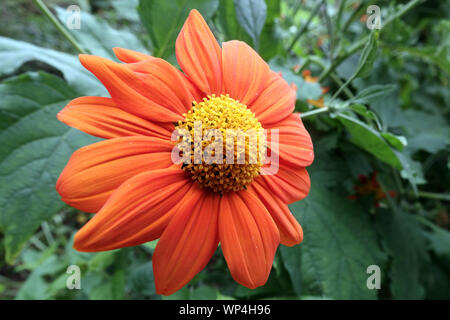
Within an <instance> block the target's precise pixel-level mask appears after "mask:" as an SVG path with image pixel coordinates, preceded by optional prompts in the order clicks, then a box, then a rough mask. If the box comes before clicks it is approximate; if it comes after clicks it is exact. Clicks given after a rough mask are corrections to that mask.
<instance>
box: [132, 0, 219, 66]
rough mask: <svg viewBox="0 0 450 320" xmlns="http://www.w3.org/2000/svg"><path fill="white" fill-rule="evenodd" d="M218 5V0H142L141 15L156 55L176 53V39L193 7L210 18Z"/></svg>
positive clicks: (165, 55)
mask: <svg viewBox="0 0 450 320" xmlns="http://www.w3.org/2000/svg"><path fill="white" fill-rule="evenodd" d="M218 6H219V1H218V0H189V1H188V0H171V1H157V0H140V1H139V6H138V12H139V16H140V17H141V21H142V23H143V24H144V26H145V28H146V29H147V32H148V33H149V35H150V38H151V39H152V42H153V47H154V52H153V53H154V55H155V56H157V57H162V58H167V57H170V56H173V55H174V54H175V40H176V38H177V36H178V33H179V32H180V30H181V27H182V26H183V24H184V22H185V20H186V18H187V17H188V15H189V12H190V11H191V10H192V9H197V10H198V11H199V12H200V13H201V14H202V16H203V18H205V19H209V18H211V17H212V16H213V15H214V13H215V12H216V10H217V8H218Z"/></svg>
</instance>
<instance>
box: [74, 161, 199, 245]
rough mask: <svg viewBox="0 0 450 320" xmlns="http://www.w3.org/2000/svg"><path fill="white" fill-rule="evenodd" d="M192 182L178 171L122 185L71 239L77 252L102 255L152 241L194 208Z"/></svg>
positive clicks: (150, 174)
mask: <svg viewBox="0 0 450 320" xmlns="http://www.w3.org/2000/svg"><path fill="white" fill-rule="evenodd" d="M192 184H193V182H192V181H190V180H189V179H187V178H186V175H185V173H184V172H183V171H182V170H180V169H161V170H154V171H147V172H144V173H141V174H139V175H137V176H135V177H133V178H131V179H129V180H127V181H126V182H124V183H123V184H122V185H121V186H120V187H119V188H118V189H117V190H116V191H115V192H114V193H113V194H112V195H111V197H110V198H109V199H108V201H107V202H106V203H105V205H104V206H103V207H102V209H101V210H100V211H99V212H98V213H97V214H96V215H95V216H94V217H93V218H92V219H91V220H89V222H88V223H87V224H85V225H84V226H83V228H81V229H80V231H78V232H77V233H76V235H75V241H74V248H75V249H77V250H78V251H87V252H93V251H105V250H112V249H117V248H121V247H126V246H135V245H138V244H141V243H144V242H148V241H152V240H155V239H157V238H159V237H160V236H161V233H162V232H163V230H164V229H165V227H166V226H167V224H168V223H169V221H170V219H171V218H172V216H173V215H174V214H175V213H176V212H177V210H178V205H179V204H183V205H185V206H188V207H190V208H192V207H194V206H195V203H196V202H197V200H198V198H199V197H198V196H197V197H194V196H193V197H191V193H189V189H190V188H191V186H192Z"/></svg>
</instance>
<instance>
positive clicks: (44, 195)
mask: <svg viewBox="0 0 450 320" xmlns="http://www.w3.org/2000/svg"><path fill="white" fill-rule="evenodd" d="M77 96H78V94H77V93H76V92H74V91H73V90H72V89H70V87H68V86H67V84H66V83H65V82H64V81H62V80H61V79H58V78H55V77H53V76H50V75H48V74H44V73H39V74H26V75H22V76H19V77H16V78H13V79H11V80H8V81H6V82H4V83H3V84H1V85H0V97H1V99H0V114H7V115H8V117H1V121H0V123H1V125H0V128H2V131H0V145H2V148H1V149H0V177H1V179H2V180H3V181H9V183H2V184H1V185H0V207H1V208H2V210H1V212H0V229H1V230H2V232H3V234H4V236H5V246H6V260H7V261H8V262H12V261H13V259H14V257H15V256H16V255H17V254H18V253H19V252H20V250H21V249H22V247H23V245H24V243H25V242H26V241H27V240H28V238H29V237H30V236H31V235H32V234H33V233H34V231H35V230H36V229H37V228H38V227H39V225H40V224H41V223H42V222H43V221H45V220H46V219H48V218H50V217H51V216H53V215H54V214H55V213H56V212H58V211H59V210H60V209H61V208H63V207H64V203H63V202H62V201H61V200H60V197H59V195H58V194H57V192H56V190H55V183H56V180H57V178H58V176H59V174H60V173H61V171H62V169H63V168H64V166H65V165H66V163H67V161H68V159H69V157H70V155H71V153H72V152H73V151H74V150H76V149H78V148H80V147H82V146H84V145H87V144H89V143H91V142H93V141H96V139H93V138H91V137H89V136H87V135H85V134H83V133H81V132H79V131H78V130H76V129H72V128H70V127H68V126H66V125H65V124H63V123H61V122H59V121H58V120H57V119H56V114H57V113H58V112H59V111H60V110H61V109H62V108H63V107H64V106H65V105H66V104H67V103H68V102H69V101H70V100H71V99H73V98H75V97H77Z"/></svg>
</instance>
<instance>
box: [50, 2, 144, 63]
mask: <svg viewBox="0 0 450 320" xmlns="http://www.w3.org/2000/svg"><path fill="white" fill-rule="evenodd" d="M56 13H57V15H58V18H59V20H61V22H62V23H65V22H66V21H67V19H68V17H69V16H70V15H71V13H70V12H68V11H67V10H65V9H63V8H59V7H57V8H56ZM80 19H81V23H80V29H73V30H69V32H70V33H71V34H72V35H73V36H74V38H75V39H76V40H77V42H78V43H79V44H80V45H81V46H82V47H83V49H85V50H86V51H87V52H90V53H92V54H95V55H97V56H101V57H104V58H109V59H115V56H114V53H113V51H112V48H114V47H121V48H130V49H133V50H136V51H139V52H142V53H148V52H147V49H146V48H145V47H144V46H143V45H142V43H141V41H140V40H139V39H138V38H137V37H136V36H135V35H134V34H132V33H131V32H129V31H127V30H125V29H123V30H115V29H113V28H112V27H111V26H110V25H109V24H108V23H107V22H106V21H105V20H103V19H101V18H99V17H96V16H93V15H90V14H89V13H87V12H85V11H82V12H81V17H80Z"/></svg>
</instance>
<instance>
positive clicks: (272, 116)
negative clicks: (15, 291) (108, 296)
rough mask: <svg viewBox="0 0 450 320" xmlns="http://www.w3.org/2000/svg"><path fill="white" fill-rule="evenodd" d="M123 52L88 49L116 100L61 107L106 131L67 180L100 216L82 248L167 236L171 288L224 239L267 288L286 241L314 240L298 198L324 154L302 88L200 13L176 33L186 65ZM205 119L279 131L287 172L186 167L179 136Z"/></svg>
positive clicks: (239, 264) (75, 121) (158, 273)
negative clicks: (220, 35) (297, 208)
mask: <svg viewBox="0 0 450 320" xmlns="http://www.w3.org/2000/svg"><path fill="white" fill-rule="evenodd" d="M114 52H115V55H116V56H117V58H118V59H119V60H120V61H121V62H123V63H116V62H113V61H110V60H108V59H104V58H101V57H97V56H92V55H80V57H79V58H80V61H81V63H82V65H83V66H84V67H85V68H87V69H88V70H89V71H91V72H92V73H93V74H94V75H95V76H96V77H97V78H98V79H99V80H100V81H101V82H102V83H103V85H104V86H105V87H106V89H107V90H108V92H109V94H110V96H111V97H110V98H106V97H80V98H77V99H75V100H73V101H71V102H70V103H69V104H68V105H67V106H66V107H65V108H64V109H63V110H62V111H61V112H60V113H59V114H58V119H59V120H60V121H62V122H64V123H66V124H67V125H69V126H72V127H75V128H77V129H79V130H82V131H84V132H86V133H88V134H91V135H93V136H97V137H101V138H104V139H106V140H103V141H100V142H97V143H94V144H92V145H89V146H86V147H83V148H81V149H79V150H77V151H76V152H74V154H73V155H72V157H71V158H70V160H69V162H68V164H67V166H66V167H65V169H64V171H63V172H62V173H61V176H60V177H59V179H58V181H57V184H56V189H57V191H58V192H59V194H60V195H61V198H62V200H63V201H64V202H66V203H67V204H69V205H71V206H72V207H75V208H77V209H79V210H82V211H85V212H91V213H96V214H95V215H93V218H92V219H90V220H89V221H88V222H87V223H86V224H85V225H84V226H83V227H82V228H81V229H80V230H79V231H78V232H77V233H76V235H75V240H74V248H75V249H76V250H79V251H104V250H112V249H116V248H121V247H126V246H135V245H139V244H141V243H145V242H148V241H152V240H155V239H158V238H159V241H158V243H157V246H156V249H155V251H154V254H153V258H152V261H153V269H154V277H155V285H156V290H157V292H158V293H159V294H164V295H170V294H172V293H174V292H175V291H177V290H179V289H180V288H182V287H183V286H184V285H186V284H187V283H188V282H189V281H190V280H191V279H192V278H193V277H194V276H195V275H196V274H197V273H198V272H200V271H201V270H202V269H203V268H204V267H205V266H206V264H207V263H208V261H209V260H210V258H211V257H212V255H213V254H214V252H215V250H216V249H217V247H218V245H219V243H220V245H221V249H222V251H223V254H224V257H225V260H226V262H227V265H228V268H229V270H230V272H231V275H232V277H233V278H234V279H235V280H236V281H237V282H238V283H240V284H242V285H244V286H246V287H248V288H256V287H258V286H261V285H263V284H264V283H265V282H266V281H267V278H268V276H269V273H270V270H271V267H272V263H273V258H274V255H275V251H276V249H277V247H278V245H279V244H280V243H281V244H283V245H286V246H293V245H295V244H298V243H300V242H301V241H302V238H303V233H302V229H301V227H300V225H299V223H298V222H297V221H296V219H295V218H294V217H293V215H292V214H291V213H290V211H289V209H288V206H287V204H289V203H292V202H295V201H298V200H300V199H302V198H304V197H305V196H306V195H307V194H308V192H309V189H310V179H309V176H308V173H307V171H306V169H305V167H306V166H308V165H310V164H311V163H312V161H313V157H314V156H313V146H312V142H311V138H310V136H309V134H308V132H307V131H306V130H305V128H304V126H303V124H302V121H301V120H300V118H299V116H298V115H294V114H293V111H294V104H295V96H296V92H295V90H294V89H293V88H292V87H291V86H289V85H288V83H287V82H286V81H285V80H283V79H282V77H281V76H280V75H279V74H278V73H275V72H273V71H271V70H270V69H269V66H268V65H267V63H266V62H264V61H263V59H261V58H260V57H259V55H258V54H257V53H256V52H255V51H254V50H253V49H252V48H250V47H249V46H248V45H247V44H245V43H243V42H240V41H228V42H224V43H223V44H222V48H221V47H220V46H219V44H218V42H217V41H216V39H215V38H214V35H213V34H212V32H211V31H210V29H209V28H208V25H207V24H206V22H205V21H204V19H203V18H202V16H201V15H200V13H199V12H198V11H196V10H192V11H191V12H190V14H189V17H188V18H187V20H186V22H185V24H184V26H183V28H182V29H181V31H180V34H179V35H178V38H177V41H176V57H177V61H178V63H179V65H180V67H181V69H182V72H181V71H179V70H178V69H177V68H175V67H173V66H172V65H170V64H169V63H168V62H166V61H164V60H162V59H159V58H155V57H151V56H149V55H146V54H142V53H138V52H135V51H131V50H127V49H122V48H115V49H114ZM193 119H194V120H198V121H203V123H208V125H209V126H210V127H213V128H218V129H221V127H222V126H227V128H234V129H239V128H241V129H249V128H256V127H258V128H259V127H260V128H264V129H267V130H268V131H270V130H273V129H278V130H279V131H278V132H279V134H278V136H279V137H278V141H277V142H276V143H275V141H272V140H274V139H272V138H271V137H272V135H271V134H270V133H269V134H267V148H268V150H269V151H268V152H272V153H275V152H276V153H277V156H278V159H279V169H278V171H277V173H276V174H274V175H261V174H259V172H260V170H259V169H261V167H262V166H263V164H262V163H261V162H258V163H256V164H248V163H247V162H246V163H244V164H232V165H222V166H217V165H213V164H211V165H207V164H204V163H203V164H193V165H187V166H186V165H184V164H181V163H178V164H177V163H174V162H173V161H172V158H171V152H172V149H173V148H174V145H175V143H176V142H174V141H173V140H172V138H171V135H172V132H173V131H174V130H175V129H176V128H178V127H189V126H188V125H187V124H188V123H189V121H192V120H193ZM271 139H272V140H271ZM274 146H275V147H274ZM264 165H265V166H266V165H269V164H264ZM255 166H256V170H255ZM209 169H211V170H212V169H214V170H213V171H214V174H209V173H208V170H209ZM209 172H211V171H209ZM211 185H214V186H215V187H214V188H212V187H211Z"/></svg>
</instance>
